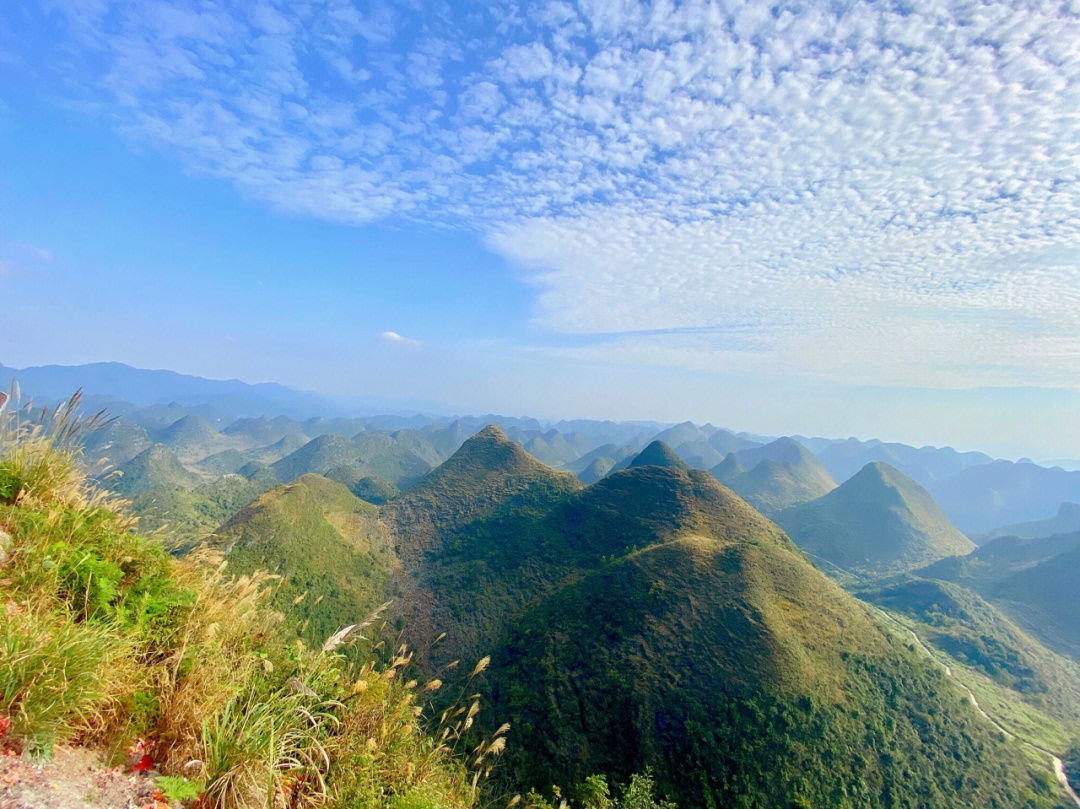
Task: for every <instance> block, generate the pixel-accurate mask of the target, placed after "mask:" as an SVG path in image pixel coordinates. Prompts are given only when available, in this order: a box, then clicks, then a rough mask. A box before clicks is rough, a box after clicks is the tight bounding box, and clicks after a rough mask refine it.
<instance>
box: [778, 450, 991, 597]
mask: <svg viewBox="0 0 1080 809" xmlns="http://www.w3.org/2000/svg"><path fill="white" fill-rule="evenodd" d="M776 521H777V523H778V524H779V525H780V526H782V527H783V528H784V530H786V531H787V532H788V534H790V535H791V537H792V538H793V539H794V540H795V542H796V543H797V544H798V545H799V547H801V548H802V549H803V550H805V551H806V552H807V553H808V554H810V555H811V556H812V557H814V558H816V559H823V560H825V561H827V562H829V563H830V564H833V565H836V566H837V567H839V568H841V569H843V570H845V571H849V572H852V573H856V574H860V575H865V576H882V575H891V574H896V573H902V572H905V571H909V570H914V569H916V568H919V567H922V566H924V565H927V564H930V563H932V562H936V561H937V560H939V559H943V558H945V557H948V556H958V555H962V554H966V553H969V552H970V551H972V550H973V549H974V548H975V544H974V543H973V542H971V540H969V539H968V538H967V537H965V536H964V535H963V534H961V533H960V532H959V531H958V530H957V529H956V527H955V526H953V525H952V523H950V522H949V519H948V517H946V516H945V514H944V512H942V510H941V509H940V508H938V507H937V504H936V503H934V500H933V498H932V497H930V495H929V494H928V493H927V491H926V490H925V489H923V488H922V487H921V486H920V485H919V484H918V483H916V482H915V481H913V480H911V479H910V478H908V477H906V476H904V475H903V474H901V473H900V472H898V471H897V470H896V469H893V468H892V467H891V466H889V465H888V464H885V463H880V462H879V463H872V464H867V465H866V466H865V467H863V469H862V471H860V472H859V473H858V474H856V475H855V476H854V477H852V478H851V479H850V480H848V481H846V482H845V483H844V484H843V485H841V486H839V487H838V488H836V489H835V490H833V491H832V492H830V493H829V494H826V495H824V496H823V497H821V498H819V499H817V500H814V501H812V502H809V503H805V504H803V505H801V506H796V507H794V508H789V509H785V510H784V511H782V512H780V513H779V514H778V515H776Z"/></svg>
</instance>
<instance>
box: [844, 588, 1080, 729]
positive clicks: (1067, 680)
mask: <svg viewBox="0 0 1080 809" xmlns="http://www.w3.org/2000/svg"><path fill="white" fill-rule="evenodd" d="M857 595H858V596H859V598H861V599H863V600H864V601H869V602H870V603H873V604H876V605H878V606H880V607H882V608H884V609H888V610H890V611H892V612H895V613H898V614H902V615H904V616H906V617H907V618H908V619H910V620H913V621H916V622H918V628H917V629H918V636H919V637H920V638H921V639H922V640H923V641H924V642H926V643H929V644H930V645H932V646H934V647H936V648H937V649H939V650H940V651H942V652H944V653H945V654H948V655H949V656H950V657H952V658H953V659H954V660H956V661H957V662H958V663H960V664H962V665H965V666H968V667H970V668H972V669H975V670H976V671H978V672H980V673H981V674H983V675H985V676H986V677H988V678H989V679H990V680H992V681H993V682H994V683H995V684H997V685H999V686H1002V687H1004V688H1008V689H1010V690H1012V691H1014V692H1015V693H1016V694H1017V695H1018V696H1019V698H1020V699H1021V700H1023V701H1024V702H1026V703H1028V704H1029V705H1031V706H1033V707H1035V708H1038V709H1039V710H1042V711H1045V712H1047V713H1048V714H1050V715H1051V716H1053V717H1055V718H1057V719H1058V720H1060V721H1062V722H1064V723H1066V726H1067V727H1072V728H1075V727H1076V726H1077V725H1078V724H1080V665H1078V664H1077V663H1076V662H1075V661H1073V660H1069V659H1067V658H1066V657H1063V656H1059V655H1057V654H1055V653H1053V652H1051V651H1050V650H1048V649H1047V648H1046V647H1045V646H1043V645H1042V644H1041V643H1039V642H1038V641H1036V640H1035V639H1034V638H1033V637H1031V636H1030V635H1029V634H1028V633H1027V632H1025V631H1024V630H1023V629H1021V628H1020V627H1019V626H1018V625H1017V624H1015V623H1014V622H1013V621H1011V620H1010V619H1009V618H1007V617H1006V616H1005V615H1004V614H1002V613H1001V612H1000V611H999V610H998V609H997V608H996V607H994V606H993V605H991V604H990V603H988V602H987V601H985V600H984V599H983V598H981V597H980V596H979V595H978V594H976V593H975V592H973V591H972V590H969V589H968V588H966V587H962V586H960V585H957V584H952V583H950V582H944V581H935V580H930V579H921V578H917V577H914V576H905V577H902V578H901V579H899V580H896V581H889V582H885V583H883V584H881V585H879V586H875V587H872V588H869V589H866V590H862V591H860V592H858V593H857Z"/></svg>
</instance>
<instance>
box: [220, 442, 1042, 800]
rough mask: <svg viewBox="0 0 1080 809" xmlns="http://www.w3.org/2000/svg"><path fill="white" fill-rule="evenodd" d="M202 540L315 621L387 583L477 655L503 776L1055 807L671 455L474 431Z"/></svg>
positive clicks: (356, 606) (526, 781) (860, 615)
mask: <svg viewBox="0 0 1080 809" xmlns="http://www.w3.org/2000/svg"><path fill="white" fill-rule="evenodd" d="M654 454H655V458H654V459H660V460H663V459H664V458H665V457H666V453H664V452H663V451H662V448H657V449H656V450H654V452H653V453H651V454H650V455H648V456H646V457H647V458H653V456H654ZM216 541H217V543H218V544H219V545H220V547H222V548H223V549H224V550H226V551H227V558H228V559H229V563H230V566H234V567H235V568H236V569H240V570H243V569H248V568H252V567H257V566H263V567H269V568H270V569H271V570H272V571H277V572H280V573H281V574H283V575H285V576H286V579H285V584H284V585H283V586H282V587H281V589H280V591H279V592H278V594H277V596H276V599H277V602H276V603H277V604H278V605H279V606H280V607H281V608H282V609H284V610H288V611H290V612H291V614H292V616H293V618H294V619H295V620H299V619H303V620H305V621H309V622H310V624H309V626H308V631H311V630H312V629H314V628H315V627H318V631H316V632H314V633H313V634H316V635H318V634H319V632H322V633H323V636H325V633H326V630H327V629H331V628H334V627H336V626H340V625H343V624H346V623H350V622H352V620H355V618H356V617H357V616H359V615H362V614H364V609H365V608H367V607H369V605H371V604H373V603H376V602H379V601H381V600H382V599H384V598H385V597H386V596H387V595H388V594H391V593H393V594H395V595H396V598H397V604H398V607H397V615H398V617H401V618H403V619H404V632H405V634H406V637H407V639H409V641H410V646H411V647H412V648H414V649H416V650H417V664H418V666H419V667H420V668H421V669H422V670H426V671H427V673H429V674H435V673H437V672H438V670H439V669H440V667H441V666H443V665H445V664H446V663H449V662H450V661H451V660H454V659H458V658H465V659H467V660H468V659H475V658H476V657H479V656H480V655H481V654H485V653H489V652H490V653H492V654H493V663H492V666H491V668H490V670H489V671H488V672H487V673H486V674H485V679H484V681H483V682H477V683H476V684H475V686H473V687H474V688H475V689H476V690H477V691H478V692H479V693H481V694H482V696H483V698H484V699H485V700H490V701H492V702H493V705H492V710H491V712H490V713H491V717H492V719H491V720H490V723H489V722H487V721H486V720H480V721H479V722H478V729H479V730H480V731H483V730H485V729H488V725H489V724H490V725H491V727H494V725H495V724H501V723H502V722H503V721H504V720H505V721H509V722H510V723H511V726H512V728H513V730H512V731H511V738H510V745H509V752H508V756H509V758H508V760H507V761H506V762H505V763H504V766H503V768H502V778H503V779H504V780H505V782H506V783H507V785H509V786H512V787H513V788H514V789H521V788H525V787H529V786H535V787H538V788H543V787H546V786H548V785H549V784H551V783H561V784H573V783H577V782H579V781H581V780H582V779H583V778H585V777H586V776H589V775H591V774H593V773H597V772H600V773H603V774H606V775H608V776H609V777H612V778H614V779H616V780H625V779H627V778H629V777H630V775H631V774H632V773H634V772H637V771H640V770H642V769H643V768H645V767H650V768H652V769H654V770H655V772H656V775H657V779H658V785H659V787H660V791H661V792H663V793H667V794H669V795H671V796H673V797H675V798H677V799H678V800H679V801H680V804H681V805H683V806H708V805H716V806H725V807H728V806H741V807H746V809H751V808H755V809H756V807H761V809H765V808H766V807H768V809H773V807H777V806H783V807H790V806H795V807H805V806H849V807H860V809H862V808H863V807H865V808H867V809H870V808H876V807H893V806H912V807H914V806H919V807H924V808H925V809H945V807H950V809H951V807H956V806H980V807H983V806H985V807H996V808H998V809H1005V807H1010V808H1011V807H1030V809H1043V807H1045V808H1046V809H1049V808H1050V807H1053V806H1055V805H1056V802H1055V798H1056V797H1057V792H1056V785H1055V784H1054V783H1053V781H1052V779H1051V776H1050V775H1049V774H1048V773H1047V774H1045V775H1041V774H1035V775H1033V774H1032V772H1030V771H1029V769H1028V767H1029V765H1028V763H1027V759H1025V758H1024V756H1023V755H1022V754H1020V752H1019V750H1018V748H1016V747H1014V746H1013V745H1012V744H1011V743H1009V742H1008V741H1006V740H1004V739H1002V738H1001V737H999V736H998V735H996V733H995V732H994V731H993V730H992V729H991V728H990V727H989V726H988V725H987V724H985V722H984V721H983V720H982V719H981V718H980V717H979V716H978V715H977V714H976V713H975V712H974V710H973V709H972V707H971V706H970V705H969V704H968V703H967V701H966V700H965V699H964V698H963V696H962V695H961V694H960V693H959V692H958V691H957V690H956V689H955V688H954V687H953V686H952V685H951V684H950V683H949V682H948V681H947V680H945V678H944V677H943V676H942V675H941V674H940V672H938V671H936V670H935V669H934V668H933V667H932V666H930V665H929V664H928V663H926V661H925V660H923V659H922V658H920V657H919V656H918V655H916V654H915V653H913V652H910V651H909V650H907V649H906V647H904V646H903V645H902V644H900V643H898V642H897V641H896V640H895V639H894V637H893V635H892V634H890V633H889V632H888V631H886V630H884V629H883V628H882V627H881V625H879V624H878V623H877V620H876V618H875V617H874V616H873V615H872V614H871V613H869V612H868V611H867V609H866V608H865V607H864V606H862V605H861V604H859V602H857V601H856V600H855V599H853V598H852V597H851V596H849V595H847V594H845V593H844V592H843V591H842V590H841V589H840V588H839V587H838V586H837V585H836V584H835V583H833V582H832V581H830V580H829V579H828V578H827V577H825V576H824V575H823V574H821V573H820V572H819V571H817V570H816V569H814V567H813V566H812V565H811V564H809V563H808V562H807V560H806V559H805V557H804V556H803V555H802V553H801V552H800V551H799V550H798V548H797V547H796V546H795V545H794V543H793V542H792V541H791V540H790V539H788V538H787V536H785V535H784V534H783V533H782V532H781V531H780V529H779V528H777V526H775V525H774V524H773V523H771V522H769V521H768V520H767V519H765V518H764V517H763V516H762V515H760V514H759V513H758V512H756V511H755V510H754V509H753V508H751V507H750V506H749V505H748V504H747V503H746V502H745V501H743V500H742V499H740V498H739V497H738V496H736V495H735V494H734V493H733V492H731V491H730V490H728V489H726V488H725V487H723V486H721V485H720V484H718V483H717V482H716V480H715V479H714V478H712V477H711V476H710V475H708V474H706V473H703V472H699V471H696V470H688V469H686V468H684V467H683V466H681V465H666V466H662V465H657V464H642V465H638V466H634V467H632V468H629V469H626V470H624V471H620V472H616V473H614V474H611V475H608V476H607V477H605V478H603V479H602V480H600V481H598V482H597V483H595V484H593V485H591V486H588V487H584V488H583V487H582V486H581V485H580V483H579V482H578V481H577V480H576V479H575V478H574V477H573V476H571V475H569V474H567V473H563V472H557V471H555V470H553V469H550V468H549V467H546V466H544V465H543V464H541V463H539V462H538V461H536V460H535V459H534V458H532V457H530V456H529V455H528V454H527V453H526V452H525V451H524V450H523V449H522V448H521V446H519V445H517V444H515V443H513V442H511V441H509V440H508V439H507V437H506V435H505V434H504V433H503V432H502V431H501V430H500V429H499V428H497V427H488V428H486V429H484V430H482V431H481V432H480V433H479V434H477V435H476V436H474V437H472V438H470V439H469V440H467V441H466V442H465V443H464V444H463V445H462V447H461V448H460V449H459V450H458V451H457V452H456V453H455V454H454V455H453V456H452V457H451V458H449V459H448V460H447V461H446V462H445V463H443V464H442V465H440V466H439V467H438V468H437V469H435V470H434V471H433V472H432V473H430V474H429V475H427V476H426V477H425V478H423V479H422V480H420V481H419V482H417V483H416V484H415V485H413V486H412V487H411V488H410V489H408V490H407V491H405V492H404V493H403V494H402V495H401V496H400V497H398V498H397V499H396V500H394V501H391V502H390V503H387V504H386V505H385V506H384V507H383V508H381V509H380V510H378V512H376V511H375V510H374V509H373V508H372V507H371V506H369V505H367V504H365V503H363V502H361V501H360V500H358V499H357V498H355V497H354V496H353V495H352V494H351V493H350V492H349V491H348V490H347V489H345V488H344V487H343V486H341V485H340V484H336V483H334V482H332V481H328V480H325V479H323V478H319V477H316V476H305V477H302V478H301V479H300V480H297V481H295V482H294V483H292V484H288V485H285V486H281V487H278V488H276V489H274V490H272V491H270V492H268V493H266V494H265V495H263V496H262V497H260V498H259V499H257V500H256V501H255V502H254V503H252V504H251V505H250V506H249V507H248V508H246V509H244V511H243V512H241V514H239V515H237V517H236V518H234V519H233V520H231V521H230V523H228V524H227V525H226V526H224V527H223V529H222V530H221V531H219V532H218V535H217V540H216ZM304 592H307V596H306V597H305V598H304V599H303V600H301V601H300V603H299V604H298V605H296V606H295V607H294V606H293V601H294V600H295V599H296V598H298V597H300V596H302V595H303V593H304ZM316 594H318V596H319V597H321V600H320V598H317V597H316ZM313 598H314V600H313ZM442 632H446V633H447V635H446V638H445V639H444V640H442V641H441V643H439V644H438V645H437V646H435V647H434V648H433V647H432V644H433V642H434V641H435V640H436V636H437V635H439V634H440V633H442Z"/></svg>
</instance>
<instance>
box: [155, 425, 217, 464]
mask: <svg viewBox="0 0 1080 809" xmlns="http://www.w3.org/2000/svg"><path fill="white" fill-rule="evenodd" d="M155 438H156V440H157V441H158V443H161V444H164V445H165V446H167V447H168V448H169V449H171V450H172V451H173V452H175V453H176V454H177V456H179V457H180V458H183V459H185V460H189V459H190V460H198V459H200V458H205V457H206V456H207V455H210V454H211V453H213V452H216V451H218V450H219V449H221V448H223V447H224V446H225V444H226V443H227V439H226V438H225V436H223V435H222V434H221V433H219V432H218V431H217V430H215V429H214V428H213V426H212V425H211V424H210V423H209V422H207V421H206V420H205V419H203V418H200V417H199V416H196V415H187V416H184V417H183V418H180V419H177V420H176V421H174V422H173V423H172V424H170V425H169V426H168V427H166V428H165V429H163V430H159V431H158V432H157V433H156V434H155Z"/></svg>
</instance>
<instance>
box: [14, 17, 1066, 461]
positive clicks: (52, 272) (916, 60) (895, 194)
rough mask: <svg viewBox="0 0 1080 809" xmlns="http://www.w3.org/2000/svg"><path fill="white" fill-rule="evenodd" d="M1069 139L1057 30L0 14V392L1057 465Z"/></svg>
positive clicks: (1002, 20)
mask: <svg viewBox="0 0 1080 809" xmlns="http://www.w3.org/2000/svg"><path fill="white" fill-rule="evenodd" d="M1078 109H1080V7H1078V6H1077V5H1076V4H1075V3H1071V4H1070V3H1061V2H1057V3H1034V2H1031V3H1027V2H995V3H986V4H975V3H971V4H961V3H954V2H949V3H946V2H922V3H904V4H895V5H893V4H888V3H874V4H870V3H859V2H852V3H842V4H830V3H809V2H806V3H779V4H777V3H757V2H749V3H734V2H718V3H706V2H687V3H670V2H659V1H658V2H654V3H636V2H630V0H617V1H614V2H612V1H609V0H580V2H577V3H570V2H563V1H562V0H555V1H554V2H541V3H530V4H523V5H517V4H512V3H501V2H491V3H484V4H461V3H454V4H438V3H422V4H421V3H393V4H380V3H352V2H348V1H347V0H316V1H315V2H310V3H304V4H297V3H286V2H271V0H251V2H221V1H219V0H198V2H196V0H189V1H188V2H169V3H165V2H153V1H151V0H129V1H128V2H124V3H115V2H110V0H48V1H47V2H41V3H37V2H32V0H22V1H21V2H16V3H10V4H4V6H3V8H0V293H2V296H3V299H4V301H5V302H7V303H8V305H7V306H6V307H5V315H4V321H5V322H4V325H3V327H2V328H3V332H2V333H3V334H4V340H3V345H2V346H0V361H2V362H4V363H5V364H8V365H16V366H20V365H29V364H40V363H47V362H62V363H76V362H84V361H91V360H102V359H116V360H121V361H124V362H128V363H131V364H134V365H139V366H144V367H169V368H174V369H177V370H181V371H187V372H193V373H200V374H203V375H207V376H236V377H240V378H243V379H248V380H252V381H256V380H275V381H281V382H285V383H287V384H293V385H297V386H301V387H305V388H310V389H314V390H319V391H324V392H327V393H333V394H346V395H363V394H370V395H379V396H390V397H408V398H411V399H424V400H432V401H441V402H445V403H447V404H448V405H450V406H452V407H454V408H458V409H462V410H470V411H501V412H509V413H529V414H534V415H539V416H575V415H581V416H596V417H612V418H658V419H665V420H682V419H684V418H691V419H694V420H697V421H705V420H709V421H713V422H714V423H718V424H724V425H726V426H730V427H734V428H743V429H750V430H755V431H760V432H770V433H780V432H803V433H824V434H831V435H848V434H855V435H862V436H871V435H874V436H879V437H883V438H890V439H899V440H906V441H912V442H915V443H923V442H933V443H938V444H941V443H950V444H953V445H956V446H960V447H965V448H967V447H977V448H985V449H988V450H992V451H995V452H999V453H1001V454H1005V455H1011V456H1014V457H1015V456H1018V455H1025V454H1031V455H1035V456H1041V457H1060V456H1064V455H1073V456H1080V417H1077V415H1076V414H1077V412H1078V410H1080V394H1078V390H1080V116H1078V115H1077V112H1076V111H1077V110H1078ZM11 302H14V303H15V305H14V306H12V305H11Z"/></svg>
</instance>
